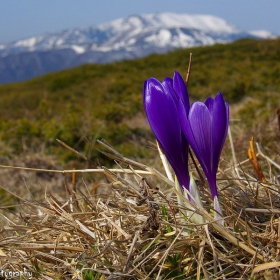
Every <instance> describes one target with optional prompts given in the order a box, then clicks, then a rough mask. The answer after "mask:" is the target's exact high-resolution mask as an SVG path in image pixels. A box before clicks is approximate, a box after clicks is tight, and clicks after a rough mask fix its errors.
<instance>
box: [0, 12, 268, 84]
mask: <svg viewBox="0 0 280 280" xmlns="http://www.w3.org/2000/svg"><path fill="white" fill-rule="evenodd" d="M244 37H253V38H267V37H272V34H271V33H270V32H268V31H264V30H260V31H251V32H245V31H241V30H239V29H238V28H236V27H234V26H233V25H231V24H229V23H227V22H226V21H225V20H223V19H221V18H218V17H215V16H211V15H189V14H174V13H160V14H143V15H133V16H130V17H127V18H121V19H117V20H114V21H111V22H109V23H105V24H101V25H98V26H90V27H85V28H73V29H68V30H64V31H61V32H57V33H52V34H45V35H39V36H34V37H30V38H25V39H21V40H18V41H15V42H12V43H9V44H2V45H0V83H7V82H14V81H22V80H26V79H29V78H32V77H35V76H38V75H43V74H45V73H47V72H51V71H57V70H61V69H65V68H69V67H73V66H77V65H80V64H82V63H106V62H111V61H114V60H121V59H131V58H137V57H142V56H145V55H148V54H150V53H154V52H156V53H163V52H166V51H169V50H172V49H175V48H186V47H192V46H198V45H211V44H215V43H227V42H231V41H233V40H236V39H239V38H244Z"/></svg>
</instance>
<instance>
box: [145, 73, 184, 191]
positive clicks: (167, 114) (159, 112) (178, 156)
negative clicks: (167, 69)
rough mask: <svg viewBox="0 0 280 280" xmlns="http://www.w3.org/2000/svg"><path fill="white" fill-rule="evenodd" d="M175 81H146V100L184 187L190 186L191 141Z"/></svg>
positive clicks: (153, 126) (151, 120)
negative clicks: (183, 124) (181, 117)
mask: <svg viewBox="0 0 280 280" xmlns="http://www.w3.org/2000/svg"><path fill="white" fill-rule="evenodd" d="M171 82H172V79H171V78H166V79H165V80H164V82H163V83H160V82H159V81H158V80H156V79H155V78H150V79H149V80H148V81H147V82H145V84H144V89H143V103H144V107H145V110H146V115H147V118H148V121H149V124H150V126H151V129H152V131H153V133H154V135H155V137H156V138H157V140H158V143H159V145H160V147H161V149H162V151H163V152H164V154H165V155H166V157H167V159H168V161H169V163H170V165H171V166H172V168H173V170H174V172H175V173H176V175H177V177H178V180H179V183H180V185H181V187H185V188H189V173H188V145H187V142H186V140H185V139H184V136H183V133H182V130H181V127H180V123H179V115H178V112H177V105H176V102H177V99H178V98H177V95H176V93H175V92H174V89H173V87H172V85H173V83H171Z"/></svg>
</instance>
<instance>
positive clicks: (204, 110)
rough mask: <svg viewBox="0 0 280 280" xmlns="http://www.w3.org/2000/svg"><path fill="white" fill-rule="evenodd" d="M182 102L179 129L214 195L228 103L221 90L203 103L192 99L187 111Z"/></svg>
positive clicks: (223, 140) (225, 131)
mask: <svg viewBox="0 0 280 280" xmlns="http://www.w3.org/2000/svg"><path fill="white" fill-rule="evenodd" d="M182 103H183V102H182V101H181V102H179V106H178V110H179V118H180V123H181V126H182V130H183V132H184V134H185V136H186V138H187V141H188V142H189V144H190V146H191V147H192V149H193V151H194V153H195V154H196V157H197V159H198V161H199V162H200V164H201V167H202V169H203V171H204V173H205V175H206V177H207V180H208V183H209V187H210V190H211V194H212V198H213V199H214V198H215V197H216V196H217V195H218V192H217V186H216V173H217V170H218V165H219V159H220V155H221V151H222V148H223V145H224V142H225V139H226V136H227V130H228V123H229V106H228V104H227V103H225V102H224V99H223V96H222V94H221V93H218V94H217V96H216V98H215V99H213V98H207V99H206V100H205V102H204V103H202V102H195V103H193V105H192V106H191V109H190V112H189V114H188V115H187V113H186V112H185V109H184V106H183V104H182Z"/></svg>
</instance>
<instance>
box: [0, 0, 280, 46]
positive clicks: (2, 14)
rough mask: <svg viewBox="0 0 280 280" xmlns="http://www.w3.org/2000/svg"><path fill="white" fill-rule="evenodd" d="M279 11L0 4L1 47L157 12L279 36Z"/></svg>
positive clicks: (110, 0)
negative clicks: (206, 17)
mask: <svg viewBox="0 0 280 280" xmlns="http://www.w3.org/2000/svg"><path fill="white" fill-rule="evenodd" d="M279 11H280V0H169V1H167V0H137V1H136V0H0V43H7V42H11V41H13V40H17V39H21V38H25V37H28V36H33V35H39V34H42V33H46V32H55V31H60V30H63V29H67V28H71V27H79V26H81V27H83V26H88V25H98V24H100V23H104V22H108V21H111V20H114V19H117V18H120V17H125V16H129V15H132V14H140V13H156V12H176V13H189V14H211V15H216V16H219V17H221V18H223V19H225V20H227V21H228V22H229V23H231V24H233V25H235V26H237V27H238V28H240V29H242V30H245V31H248V30H259V29H266V30H269V31H271V32H273V33H275V34H277V35H280V17H279Z"/></svg>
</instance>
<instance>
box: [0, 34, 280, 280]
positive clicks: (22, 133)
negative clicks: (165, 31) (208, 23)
mask: <svg viewBox="0 0 280 280" xmlns="http://www.w3.org/2000/svg"><path fill="white" fill-rule="evenodd" d="M190 53H192V64H191V73H190V79H189V83H188V92H189V95H190V99H191V101H194V100H200V101H204V99H205V98H206V97H208V96H212V97H214V96H215V95H216V94H217V92H219V91H220V92H222V93H223V96H224V99H225V101H227V102H228V103H229V105H230V114H231V122H230V134H231V137H228V138H227V140H226V143H225V146H224V149H223V152H222V157H221V160H220V168H219V172H218V175H217V178H218V188H219V194H220V200H221V205H222V208H223V212H224V219H225V226H221V225H220V224H219V223H216V222H215V221H214V219H213V208H212V205H211V199H209V198H210V195H209V190H208V188H207V187H205V186H204V185H203V181H201V180H200V179H198V178H199V174H198V170H199V168H200V167H198V169H196V167H195V165H194V164H193V162H192V161H190V169H191V170H192V171H193V172H194V175H195V177H196V178H197V184H198V186H199V190H200V195H201V198H202V201H203V205H204V207H205V209H203V210H202V209H196V211H197V213H198V214H200V215H201V216H203V217H204V219H205V221H206V222H205V224H202V225H201V224H199V225H198V224H195V223H193V221H192V219H191V217H186V216H185V215H184V213H185V210H186V209H187V208H190V207H192V205H190V204H189V203H188V202H187V201H185V205H184V206H182V205H179V204H178V202H177V194H176V191H175V190H174V183H173V182H171V181H170V180H169V179H168V178H167V177H166V175H165V171H164V169H163V167H162V163H161V160H160V157H159V154H158V150H157V147H156V145H155V140H154V137H153V135H152V133H151V130H150V128H149V125H148V122H147V120H146V117H145V113H144V110H143V104H142V87H143V82H144V80H146V79H148V78H149V77H152V76H153V77H155V78H157V79H159V80H163V79H164V77H166V76H171V77H172V76H173V72H174V70H178V71H179V72H180V73H181V74H182V76H184V75H186V72H187V68H188V64H189V59H190ZM278 108H280V39H279V38H278V39H273V40H251V39H246V40H239V41H236V42H234V43H231V44H225V45H224V44H216V45H213V46H204V47H196V48H190V49H182V50H176V51H172V52H170V53H167V54H153V55H150V56H148V57H145V58H141V59H136V60H129V61H120V62H115V63H111V64H105V65H91V64H86V65H82V66H80V67H76V68H73V69H69V70H65V71H61V72H57V73H51V74H48V75H45V76H42V77H38V78H35V79H32V80H30V81H27V82H23V83H15V84H7V85H1V86H0V175H1V176H0V186H1V188H0V217H1V218H0V227H1V229H0V232H1V234H0V269H2V271H3V272H2V273H4V271H5V272H22V275H21V277H23V278H16V277H18V275H16V274H15V275H14V277H15V279H28V278H27V277H28V276H27V272H30V273H31V272H32V279H87V280H93V279H159V280H163V279H189V280H193V279H280V278H279V267H280V259H279V254H280V251H279V250H280V245H279V244H280V220H279V214H280V210H278V209H279V207H280V183H279V174H280V170H279V169H280V166H279V164H280V158H279V153H280V142H279V140H280V113H279V111H278V113H277V110H278ZM252 137H253V140H252ZM57 139H58V140H59V141H58V140H57ZM249 141H251V143H249ZM249 148H250V151H251V152H250V155H251V158H248V149H249ZM88 169H90V170H88ZM151 202H152V203H151ZM23 272H26V274H25V275H23ZM1 277H3V275H1V270H0V279H2V278H1ZM24 277H25V278H24ZM3 279H4V278H3Z"/></svg>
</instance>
